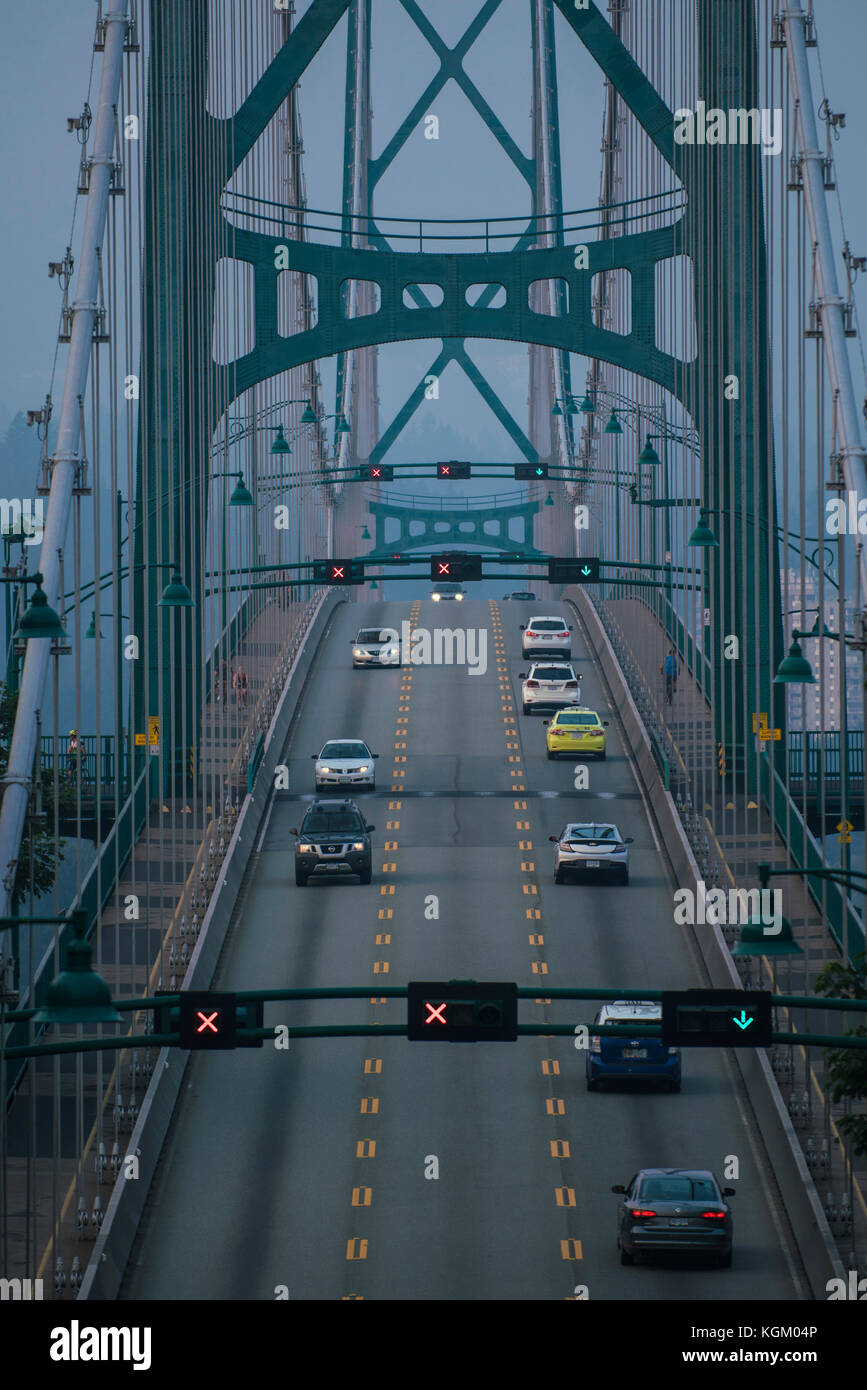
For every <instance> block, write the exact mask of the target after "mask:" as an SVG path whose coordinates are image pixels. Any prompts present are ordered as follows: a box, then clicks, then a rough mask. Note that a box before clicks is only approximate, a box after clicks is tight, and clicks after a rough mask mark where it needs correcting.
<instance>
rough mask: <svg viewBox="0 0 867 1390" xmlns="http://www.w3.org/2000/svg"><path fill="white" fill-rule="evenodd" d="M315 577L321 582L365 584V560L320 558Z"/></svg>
mask: <svg viewBox="0 0 867 1390" xmlns="http://www.w3.org/2000/svg"><path fill="white" fill-rule="evenodd" d="M313 578H314V579H316V580H318V581H319V583H321V584H363V583H364V561H363V560H318V561H317V562H316V564H315V565H314V566H313Z"/></svg>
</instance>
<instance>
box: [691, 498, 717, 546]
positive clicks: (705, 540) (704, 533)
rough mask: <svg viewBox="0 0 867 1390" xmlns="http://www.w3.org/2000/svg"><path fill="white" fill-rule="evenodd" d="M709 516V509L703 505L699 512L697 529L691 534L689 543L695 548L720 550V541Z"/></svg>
mask: <svg viewBox="0 0 867 1390" xmlns="http://www.w3.org/2000/svg"><path fill="white" fill-rule="evenodd" d="M707 518H708V512H707V509H706V508H705V507H702V509H701V511H700V512H699V514H698V524H697V526H696V528H695V530H694V531H693V533H692V535H691V536H690V538H689V540H688V541H687V545H688V546H692V547H693V549H695V548H698V549H701V550H719V541H718V540H717V538H716V536H715V535H714V533H713V531H712V530H711V529H710V526H709V525H708V519H707Z"/></svg>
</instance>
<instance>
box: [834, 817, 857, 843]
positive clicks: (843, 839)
mask: <svg viewBox="0 0 867 1390" xmlns="http://www.w3.org/2000/svg"><path fill="white" fill-rule="evenodd" d="M837 829H838V830H839V831H841V832H842V833H841V834H840V835H838V836H837V839H838V840H839V842H840V844H841V845H851V843H852V836H851V833H850V832H851V831H852V830H853V829H854V826H853V825H852V822H851V821H850V820H841V821H840V822H839V823H838V825H837Z"/></svg>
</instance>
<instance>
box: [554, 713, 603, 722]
mask: <svg viewBox="0 0 867 1390" xmlns="http://www.w3.org/2000/svg"><path fill="white" fill-rule="evenodd" d="M557 723H558V724H598V723H599V720H598V719H597V718H596V715H595V714H580V713H576V712H574V711H572V710H570V711H568V712H567V713H565V714H560V715H558V716H557Z"/></svg>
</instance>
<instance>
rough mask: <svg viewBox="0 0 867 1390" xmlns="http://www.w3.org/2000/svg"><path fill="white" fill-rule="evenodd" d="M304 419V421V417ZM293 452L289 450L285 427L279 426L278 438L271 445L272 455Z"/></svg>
mask: <svg viewBox="0 0 867 1390" xmlns="http://www.w3.org/2000/svg"><path fill="white" fill-rule="evenodd" d="M314 418H315V417H314ZM302 419H303V416H302ZM291 452H292V450H291V449H290V448H289V441H288V440H287V438H286V436H285V434H284V433H283V426H282V425H278V426H277V434H276V436H275V439H274V443H273V444H272V445H271V453H272V454H291Z"/></svg>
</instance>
